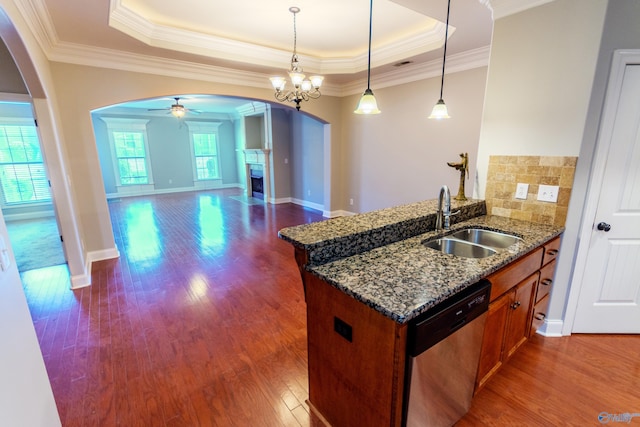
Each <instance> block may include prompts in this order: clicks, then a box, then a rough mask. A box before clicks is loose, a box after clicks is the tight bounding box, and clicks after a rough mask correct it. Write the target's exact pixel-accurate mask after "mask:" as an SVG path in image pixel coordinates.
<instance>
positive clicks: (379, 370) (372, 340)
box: [305, 273, 407, 427]
mask: <svg viewBox="0 0 640 427" xmlns="http://www.w3.org/2000/svg"><path fill="white" fill-rule="evenodd" d="M305 275H306V280H307V340H308V363H309V404H310V406H311V408H312V410H314V411H317V412H319V413H320V414H322V416H323V417H324V418H325V419H326V420H327V421H328V422H329V424H330V425H332V426H334V427H341V426H345V427H349V426H357V425H362V426H371V427H376V426H384V427H389V426H399V425H400V424H401V422H402V402H403V400H402V398H403V390H404V372H405V371H404V369H405V352H406V346H407V344H406V340H407V325H406V324H402V325H401V324H398V323H396V322H395V321H394V320H392V319H390V318H388V317H386V316H384V315H383V314H381V313H379V312H377V311H375V310H373V309H372V308H371V307H369V306H367V305H365V304H362V303H361V302H359V301H357V300H356V299H355V298H351V297H350V296H348V295H347V294H345V293H344V292H342V291H340V290H338V289H336V288H334V287H333V286H331V285H329V284H328V283H326V282H324V281H323V280H322V279H320V278H318V277H316V276H313V275H311V274H309V273H305Z"/></svg>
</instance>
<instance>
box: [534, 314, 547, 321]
mask: <svg viewBox="0 0 640 427" xmlns="http://www.w3.org/2000/svg"><path fill="white" fill-rule="evenodd" d="M534 317H535V318H536V320H544V318H545V317H547V316H546V315H545V314H544V313H536V315H535V316H534Z"/></svg>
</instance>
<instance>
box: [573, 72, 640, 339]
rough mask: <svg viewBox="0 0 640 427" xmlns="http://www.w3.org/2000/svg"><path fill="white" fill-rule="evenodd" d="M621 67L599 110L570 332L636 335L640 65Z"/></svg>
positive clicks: (639, 324) (639, 323)
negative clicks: (591, 209) (591, 208)
mask: <svg viewBox="0 0 640 427" xmlns="http://www.w3.org/2000/svg"><path fill="white" fill-rule="evenodd" d="M622 71H623V72H622V74H620V73H616V74H615V75H614V73H612V77H611V78H612V83H610V85H609V91H608V93H607V102H606V103H605V109H604V112H603V120H602V123H601V133H600V136H599V141H598V144H599V149H598V151H597V154H596V156H604V157H603V158H600V159H599V160H598V159H596V161H594V176H596V177H597V178H600V179H601V181H600V182H601V187H600V188H599V196H598V197H597V199H596V200H595V202H594V205H595V216H594V217H590V218H589V219H592V220H593V226H592V229H591V231H590V232H589V230H585V233H584V234H583V236H582V237H583V242H582V243H581V245H583V244H584V245H588V246H587V248H588V249H587V253H586V257H585V261H584V263H583V265H582V267H583V268H584V270H583V275H582V283H581V285H582V288H581V290H580V295H579V298H578V305H577V307H576V315H575V319H574V323H573V332H586V333H640V64H638V63H634V64H629V63H627V64H624V65H623V66H622ZM615 79H618V80H619V82H618V83H616V82H614V81H613V80H615ZM612 89H614V90H613V93H611V92H612ZM600 179H599V180H600ZM594 184H595V183H594ZM590 191H591V192H594V193H596V195H597V193H598V189H597V188H594V189H591V190H590ZM592 195H593V193H591V194H590V196H589V197H592ZM585 237H586V241H585V240H584V238H585ZM576 268H578V264H576ZM574 285H575V283H574Z"/></svg>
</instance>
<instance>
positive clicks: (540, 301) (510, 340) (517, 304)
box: [476, 237, 560, 392]
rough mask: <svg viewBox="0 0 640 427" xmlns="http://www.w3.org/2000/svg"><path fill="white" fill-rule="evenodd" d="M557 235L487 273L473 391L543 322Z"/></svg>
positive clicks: (556, 245) (556, 246)
mask: <svg viewBox="0 0 640 427" xmlns="http://www.w3.org/2000/svg"><path fill="white" fill-rule="evenodd" d="M559 248H560V237H556V238H555V239H553V240H551V241H549V242H547V243H546V244H545V245H543V246H542V247H540V248H538V249H536V250H534V251H532V252H530V253H529V254H527V255H525V256H524V257H522V258H520V259H518V260H516V261H515V262H512V263H511V264H509V265H507V266H506V267H504V268H502V269H500V270H498V271H496V272H495V273H493V274H491V275H490V276H489V277H487V279H489V281H490V282H491V303H490V304H489V313H488V315H487V323H486V325H485V330H484V336H483V341H482V350H481V353H480V364H479V366H478V374H477V377H476V392H477V391H478V390H479V389H480V388H482V386H483V385H484V384H485V383H486V382H487V381H488V380H489V379H490V378H491V377H492V376H493V374H495V373H496V372H497V371H498V369H500V367H501V366H502V365H503V364H504V363H505V362H506V361H507V360H508V359H509V358H510V357H511V356H512V355H513V354H514V353H515V352H516V351H517V349H518V348H519V347H520V346H521V345H522V344H524V343H525V342H526V341H527V339H528V338H529V337H530V336H531V334H534V333H535V332H536V330H537V329H538V328H539V327H540V326H541V325H542V323H544V319H545V318H546V312H547V307H548V305H549V292H550V291H551V287H552V284H553V275H554V273H555V265H556V261H555V259H556V257H557V256H558V250H559Z"/></svg>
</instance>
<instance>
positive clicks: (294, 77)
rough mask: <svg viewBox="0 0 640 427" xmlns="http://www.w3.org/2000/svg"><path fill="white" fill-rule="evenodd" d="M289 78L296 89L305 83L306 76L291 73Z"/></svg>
mask: <svg viewBox="0 0 640 427" xmlns="http://www.w3.org/2000/svg"><path fill="white" fill-rule="evenodd" d="M289 77H290V78H291V83H293V85H294V86H295V87H299V86H300V85H301V84H302V82H303V81H304V74H302V73H295V72H293V71H292V72H290V73H289Z"/></svg>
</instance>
